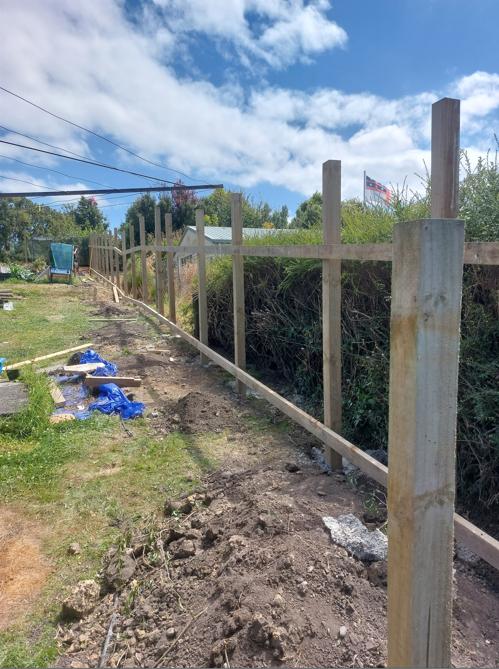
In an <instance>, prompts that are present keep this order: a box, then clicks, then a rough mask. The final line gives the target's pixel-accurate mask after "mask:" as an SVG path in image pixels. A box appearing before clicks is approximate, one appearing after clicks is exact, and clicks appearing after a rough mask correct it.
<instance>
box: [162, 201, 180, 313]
mask: <svg viewBox="0 0 499 669" xmlns="http://www.w3.org/2000/svg"><path fill="white" fill-rule="evenodd" d="M165 235H166V245H167V246H173V223H172V215H171V214H165ZM166 258H167V263H168V264H167V272H168V314H169V316H170V320H171V321H172V323H176V322H177V312H176V304H175V264H174V263H175V260H174V255H173V251H168V253H167V256H166Z"/></svg>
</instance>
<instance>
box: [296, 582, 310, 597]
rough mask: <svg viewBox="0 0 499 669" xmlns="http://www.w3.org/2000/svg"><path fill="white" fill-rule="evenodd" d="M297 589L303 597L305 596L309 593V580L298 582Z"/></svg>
mask: <svg viewBox="0 0 499 669" xmlns="http://www.w3.org/2000/svg"><path fill="white" fill-rule="evenodd" d="M297 590H298V594H299V595H301V596H302V597H304V596H305V595H306V594H307V590H308V583H307V581H301V583H298V587H297Z"/></svg>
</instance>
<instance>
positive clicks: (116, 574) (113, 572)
mask: <svg viewBox="0 0 499 669" xmlns="http://www.w3.org/2000/svg"><path fill="white" fill-rule="evenodd" d="M135 567H136V564H135V560H134V559H133V557H132V556H131V555H129V554H128V553H124V552H121V551H116V550H115V551H113V552H112V553H111V555H110V559H109V562H108V564H107V567H106V568H105V569H104V573H103V579H104V584H105V586H106V588H107V589H108V590H121V588H122V587H123V586H124V585H125V584H126V583H128V581H129V580H130V579H131V578H132V576H133V574H134V573H135Z"/></svg>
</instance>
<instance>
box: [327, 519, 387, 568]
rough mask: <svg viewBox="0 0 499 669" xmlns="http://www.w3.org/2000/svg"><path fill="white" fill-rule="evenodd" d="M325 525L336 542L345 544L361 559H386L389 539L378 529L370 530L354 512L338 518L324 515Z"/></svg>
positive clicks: (369, 560) (373, 560) (371, 560)
mask: <svg viewBox="0 0 499 669" xmlns="http://www.w3.org/2000/svg"><path fill="white" fill-rule="evenodd" d="M322 521H323V523H324V525H325V526H326V527H327V529H328V530H329V532H330V534H331V539H332V540H333V542H334V543H335V544H338V545H340V546H343V548H346V549H347V551H348V552H349V553H351V554H352V555H353V556H354V557H356V558H357V559H359V560H364V561H365V562H375V561H377V560H386V558H387V554H388V539H387V537H386V536H385V535H384V534H383V532H380V531H379V530H378V529H375V530H368V529H367V527H366V526H365V525H364V524H363V523H362V522H361V521H360V520H359V519H358V518H357V517H356V516H354V515H353V514H351V513H347V514H344V515H341V516H338V518H333V517H332V516H324V517H323V519H322Z"/></svg>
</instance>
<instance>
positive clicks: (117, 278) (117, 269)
mask: <svg viewBox="0 0 499 669" xmlns="http://www.w3.org/2000/svg"><path fill="white" fill-rule="evenodd" d="M113 245H114V267H115V275H114V278H115V284H116V285H117V286H118V288H120V254H119V253H118V230H117V228H115V229H114V235H113Z"/></svg>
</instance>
